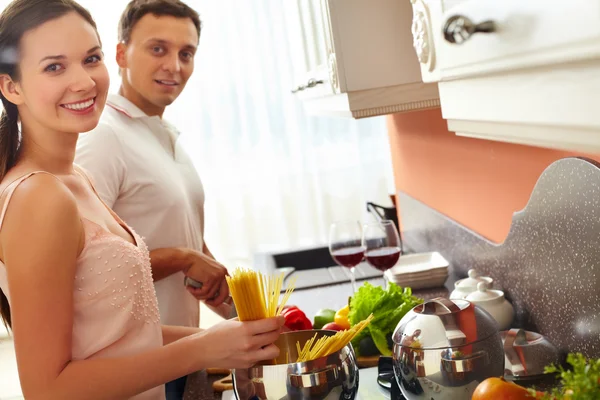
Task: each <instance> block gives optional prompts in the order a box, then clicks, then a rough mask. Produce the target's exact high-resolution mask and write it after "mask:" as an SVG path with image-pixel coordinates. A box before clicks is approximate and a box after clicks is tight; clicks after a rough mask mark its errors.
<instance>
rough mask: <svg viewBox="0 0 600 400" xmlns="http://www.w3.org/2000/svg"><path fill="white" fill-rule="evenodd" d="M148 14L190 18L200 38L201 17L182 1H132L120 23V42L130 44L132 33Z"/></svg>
mask: <svg viewBox="0 0 600 400" xmlns="http://www.w3.org/2000/svg"><path fill="white" fill-rule="evenodd" d="M146 14H153V15H155V16H157V17H162V16H165V15H167V16H171V17H175V18H189V19H191V20H192V22H193V23H194V26H195V27H196V30H197V31H198V38H200V30H201V27H202V26H201V22H200V15H198V12H197V11H195V10H194V9H193V8H192V7H190V6H188V5H187V4H185V3H184V2H182V1H180V0H132V1H130V2H129V4H128V5H127V8H125V11H123V14H122V15H121V19H120V21H119V41H120V42H124V43H129V40H130V39H131V31H132V30H133V28H134V27H135V24H137V23H138V21H139V20H140V19H142V17H143V16H144V15H146Z"/></svg>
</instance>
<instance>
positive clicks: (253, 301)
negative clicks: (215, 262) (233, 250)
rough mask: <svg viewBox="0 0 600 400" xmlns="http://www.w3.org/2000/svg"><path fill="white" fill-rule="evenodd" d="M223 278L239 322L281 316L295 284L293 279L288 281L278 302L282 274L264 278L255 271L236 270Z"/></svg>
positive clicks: (264, 276) (281, 285)
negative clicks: (225, 280)
mask: <svg viewBox="0 0 600 400" xmlns="http://www.w3.org/2000/svg"><path fill="white" fill-rule="evenodd" d="M225 278H226V279H227V285H228V286H229V292H230V293H231V297H232V298H233V302H234V303H235V308H236V311H237V314H238V318H239V320H240V321H255V320H258V319H264V318H270V317H275V316H277V315H279V314H281V311H282V309H283V307H284V306H285V304H286V303H287V301H288V299H289V298H290V295H291V294H292V292H293V290H294V283H295V279H292V280H290V282H289V283H288V286H287V288H286V290H285V293H284V295H283V298H282V299H281V301H279V295H280V293H281V288H282V287H283V273H281V274H279V275H270V276H266V275H263V274H262V273H260V272H257V271H253V270H249V269H242V268H236V270H235V271H234V272H233V274H232V275H231V276H226V277H225Z"/></svg>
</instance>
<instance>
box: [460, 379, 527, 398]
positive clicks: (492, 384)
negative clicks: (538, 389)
mask: <svg viewBox="0 0 600 400" xmlns="http://www.w3.org/2000/svg"><path fill="white" fill-rule="evenodd" d="M534 399H535V395H531V394H530V393H529V391H528V390H527V389H525V388H524V387H523V386H519V385H517V384H516V383H514V382H507V381H505V380H504V379H502V378H487V379H486V380H484V381H483V382H481V383H480V384H479V385H477V387H476V388H475V392H473V396H472V397H471V400H534Z"/></svg>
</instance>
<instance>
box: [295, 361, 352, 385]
mask: <svg viewBox="0 0 600 400" xmlns="http://www.w3.org/2000/svg"><path fill="white" fill-rule="evenodd" d="M339 378H340V374H339V371H338V369H337V367H336V366H335V365H332V366H329V367H327V368H325V369H322V370H320V371H316V372H310V373H306V374H290V385H291V386H292V387H293V388H297V389H304V388H313V387H316V386H322V385H327V384H330V383H335V382H336V381H337V380H338V379H339Z"/></svg>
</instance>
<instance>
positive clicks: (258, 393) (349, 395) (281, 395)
mask: <svg viewBox="0 0 600 400" xmlns="http://www.w3.org/2000/svg"><path fill="white" fill-rule="evenodd" d="M315 333H317V339H319V338H320V337H322V336H325V335H327V336H331V335H334V334H335V333H336V332H334V331H326V330H308V331H295V332H286V333H282V334H281V335H280V336H279V339H277V341H276V342H275V345H277V347H279V349H280V350H281V353H280V354H279V358H277V360H273V361H271V362H270V363H269V362H264V363H262V364H261V365H256V366H254V367H252V368H249V369H236V370H234V371H233V374H232V375H233V388H234V392H235V395H236V398H237V399H238V400H250V399H260V400H266V399H269V400H271V399H272V400H279V399H294V400H304V399H311V400H312V399H318V400H321V399H327V400H333V399H335V400H351V399H354V398H355V397H356V393H357V391H358V367H357V365H356V356H355V355H354V350H353V348H352V345H351V344H348V345H347V346H346V347H344V348H343V349H341V350H340V351H338V352H335V353H333V354H330V355H328V356H326V357H322V358H319V359H316V360H312V361H307V362H291V363H288V361H293V360H296V358H297V357H298V353H297V350H296V342H298V341H299V342H300V346H304V344H305V343H306V341H308V340H309V339H311V338H312V337H313V336H314V335H315Z"/></svg>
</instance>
